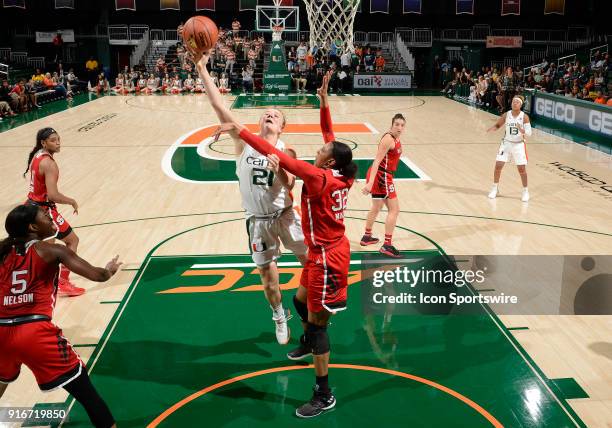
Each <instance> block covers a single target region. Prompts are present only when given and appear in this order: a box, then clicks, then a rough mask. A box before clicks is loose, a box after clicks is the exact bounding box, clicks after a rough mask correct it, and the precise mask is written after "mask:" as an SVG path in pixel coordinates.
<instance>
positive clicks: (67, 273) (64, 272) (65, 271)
mask: <svg viewBox="0 0 612 428" xmlns="http://www.w3.org/2000/svg"><path fill="white" fill-rule="evenodd" d="M69 276H70V270H69V269H68V268H67V267H66V266H64V265H61V267H60V279H61V280H62V281H68V277H69Z"/></svg>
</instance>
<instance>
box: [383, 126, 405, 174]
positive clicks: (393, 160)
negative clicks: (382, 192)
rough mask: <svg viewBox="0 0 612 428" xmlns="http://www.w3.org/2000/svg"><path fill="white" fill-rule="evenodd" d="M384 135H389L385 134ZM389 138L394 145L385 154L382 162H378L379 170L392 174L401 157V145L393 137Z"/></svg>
mask: <svg viewBox="0 0 612 428" xmlns="http://www.w3.org/2000/svg"><path fill="white" fill-rule="evenodd" d="M385 135H391V134H389V133H387V134H385ZM383 138H384V135H383ZM391 138H393V141H394V142H395V145H394V146H393V148H391V149H390V150H389V151H388V152H387V154H386V155H385V157H384V158H383V160H382V161H381V162H380V166H379V168H381V169H383V170H386V171H390V172H393V171H396V170H397V165H398V164H399V160H400V158H401V157H402V143H401V141H400V140H399V139H396V138H394V137H393V135H391Z"/></svg>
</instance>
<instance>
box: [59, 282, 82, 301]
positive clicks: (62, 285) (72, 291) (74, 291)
mask: <svg viewBox="0 0 612 428" xmlns="http://www.w3.org/2000/svg"><path fill="white" fill-rule="evenodd" d="M84 293H85V289H84V288H81V287H77V286H76V285H74V284H73V283H72V282H70V281H69V280H65V279H60V280H59V281H58V284H57V294H58V295H60V296H66V297H76V296H80V295H81V294H84Z"/></svg>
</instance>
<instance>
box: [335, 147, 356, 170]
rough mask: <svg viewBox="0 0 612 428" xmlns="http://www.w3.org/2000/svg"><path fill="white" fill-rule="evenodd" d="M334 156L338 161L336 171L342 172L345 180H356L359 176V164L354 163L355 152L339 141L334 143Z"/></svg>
mask: <svg viewBox="0 0 612 428" xmlns="http://www.w3.org/2000/svg"><path fill="white" fill-rule="evenodd" d="M332 144H333V148H332V156H333V158H334V160H335V161H336V165H335V169H337V170H338V171H340V174H342V175H343V176H344V177H345V178H355V175H357V164H356V163H355V162H353V151H352V150H351V148H350V147H349V146H348V145H346V144H344V143H340V142H338V141H333V142H332Z"/></svg>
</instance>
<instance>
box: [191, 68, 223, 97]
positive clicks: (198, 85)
mask: <svg viewBox="0 0 612 428" xmlns="http://www.w3.org/2000/svg"><path fill="white" fill-rule="evenodd" d="M213 74H214V76H215V77H214V78H215V79H216V77H217V73H215V72H214V71H213V72H212V73H211V74H210V75H211V77H212V75H213ZM218 83H219V80H217V86H218ZM193 92H194V93H196V94H199V93H202V92H204V81H203V80H202V79H201V78H200V77H199V76H198V77H197V78H196V80H195V84H194V86H193Z"/></svg>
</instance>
